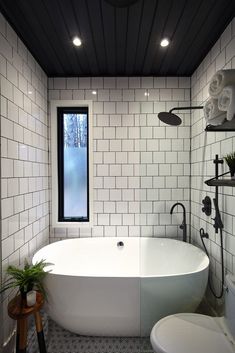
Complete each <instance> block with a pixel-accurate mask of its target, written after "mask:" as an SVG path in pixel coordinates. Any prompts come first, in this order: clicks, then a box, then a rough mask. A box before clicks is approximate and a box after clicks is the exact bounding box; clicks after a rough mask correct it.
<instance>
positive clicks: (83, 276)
mask: <svg viewBox="0 0 235 353" xmlns="http://www.w3.org/2000/svg"><path fill="white" fill-rule="evenodd" d="M88 239H89V240H92V239H94V240H98V239H112V240H113V239H116V241H120V240H122V241H123V239H124V240H125V239H139V240H141V239H159V240H166V241H173V242H177V243H183V244H185V245H186V246H189V247H194V248H196V249H197V250H196V251H199V252H202V253H203V254H204V257H205V264H203V266H202V267H200V268H199V269H198V270H195V271H188V272H178V273H171V274H161V275H144V276H143V275H141V273H138V274H136V275H128V276H125V275H122V276H115V275H103V276H102V275H100V274H99V275H90V274H89V275H82V274H79V275H76V274H68V273H66V274H65V273H59V272H58V273H56V272H52V271H48V274H49V275H55V276H65V277H76V278H123V279H126V278H140V280H141V279H145V278H165V277H166V278H169V277H179V276H186V275H190V274H196V273H200V272H203V271H205V270H209V265H210V259H209V257H208V256H207V254H206V253H205V252H204V251H203V250H202V249H201V248H199V247H198V246H196V245H194V244H191V243H184V242H183V241H181V240H178V239H173V238H166V237H95V238H91V237H89V238H69V239H62V240H59V241H56V242H53V243H50V244H47V245H45V246H43V247H42V248H40V249H38V250H37V251H36V252H35V254H34V255H33V257H32V264H35V263H36V262H35V261H34V258H35V256H36V255H37V254H38V253H39V252H41V251H42V250H43V249H45V248H48V247H50V246H52V245H54V244H56V243H62V242H68V241H73V240H88ZM45 260H46V259H45ZM46 261H47V260H46ZM45 269H46V268H45Z"/></svg>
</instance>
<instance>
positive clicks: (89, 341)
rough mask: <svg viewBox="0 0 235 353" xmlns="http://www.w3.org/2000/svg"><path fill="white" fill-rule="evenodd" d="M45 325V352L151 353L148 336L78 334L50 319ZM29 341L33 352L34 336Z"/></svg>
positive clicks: (35, 347)
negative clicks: (93, 335)
mask: <svg viewBox="0 0 235 353" xmlns="http://www.w3.org/2000/svg"><path fill="white" fill-rule="evenodd" d="M47 325H48V328H47V331H46V334H45V339H46V345H47V353H153V351H152V347H151V344H150V341H149V338H141V337H91V336H80V335H76V334H74V333H72V332H69V331H66V330H65V329H63V328H62V327H60V326H59V325H57V324H56V323H55V322H54V321H52V320H50V319H49V320H48V323H47ZM31 341H32V343H31V347H30V349H29V350H28V351H29V353H35V352H37V342H36V337H35V339H33V338H32V340H31Z"/></svg>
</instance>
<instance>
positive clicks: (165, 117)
mask: <svg viewBox="0 0 235 353" xmlns="http://www.w3.org/2000/svg"><path fill="white" fill-rule="evenodd" d="M158 118H159V119H160V120H161V121H162V122H163V123H165V124H168V125H173V126H177V125H180V124H181V122H182V120H181V119H180V118H179V117H178V115H176V114H174V113H170V112H161V113H159V114H158Z"/></svg>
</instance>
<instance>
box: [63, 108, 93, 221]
mask: <svg viewBox="0 0 235 353" xmlns="http://www.w3.org/2000/svg"><path fill="white" fill-rule="evenodd" d="M88 128H89V122H88V107H71V108H68V107H62V108H57V134H58V135H57V141H58V221H59V222H89V153H88V151H89V141H88V136H89V133H88Z"/></svg>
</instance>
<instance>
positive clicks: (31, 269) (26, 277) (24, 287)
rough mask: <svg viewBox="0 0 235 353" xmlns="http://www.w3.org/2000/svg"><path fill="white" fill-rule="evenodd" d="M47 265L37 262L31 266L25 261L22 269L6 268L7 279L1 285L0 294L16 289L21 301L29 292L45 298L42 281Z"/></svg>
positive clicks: (43, 261)
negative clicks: (36, 292)
mask: <svg viewBox="0 0 235 353" xmlns="http://www.w3.org/2000/svg"><path fill="white" fill-rule="evenodd" d="M48 265H49V264H48V263H46V262H45V260H41V261H39V262H37V263H36V264H35V265H31V264H29V263H28V261H27V260H25V264H24V268H23V269H21V268H18V267H16V266H12V265H10V266H8V268H7V270H6V273H7V275H8V278H7V279H6V280H5V282H4V283H3V284H2V286H1V289H0V293H2V292H4V291H6V290H7V289H10V288H18V289H19V292H20V294H21V298H22V299H24V300H25V299H26V295H27V293H28V292H29V291H32V290H33V289H34V290H37V291H39V292H41V293H42V295H43V296H44V297H46V291H45V288H44V286H43V279H44V278H45V276H46V274H47V272H46V271H44V268H45V267H46V266H48Z"/></svg>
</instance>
